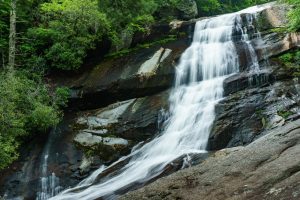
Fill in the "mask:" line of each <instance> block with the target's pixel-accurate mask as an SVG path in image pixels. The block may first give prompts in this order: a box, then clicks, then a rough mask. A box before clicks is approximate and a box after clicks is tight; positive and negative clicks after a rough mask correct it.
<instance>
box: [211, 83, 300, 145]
mask: <svg viewBox="0 0 300 200" xmlns="http://www.w3.org/2000/svg"><path fill="white" fill-rule="evenodd" d="M299 86H300V85H299V84H298V80H297V78H296V79H295V80H285V81H278V82H276V83H274V84H270V85H269V84H268V83H267V85H265V86H264V87H261V88H250V89H246V90H242V91H239V92H237V93H234V94H232V95H230V96H228V97H227V98H226V99H224V100H223V101H222V102H220V104H219V105H217V108H216V110H217V113H216V114H217V119H216V121H215V124H214V128H213V131H212V133H211V136H210V140H209V143H210V146H209V149H212V150H216V149H222V148H225V147H234V146H240V145H246V144H249V143H251V142H253V141H254V140H255V139H257V138H258V137H259V136H261V135H264V134H266V132H267V131H268V130H270V129H273V128H275V127H278V126H282V125H284V124H285V123H288V122H290V121H293V120H295V119H297V118H300V115H299V114H298V113H299V109H300V108H299V105H300V99H299V95H298V94H299V93H300V91H299Z"/></svg>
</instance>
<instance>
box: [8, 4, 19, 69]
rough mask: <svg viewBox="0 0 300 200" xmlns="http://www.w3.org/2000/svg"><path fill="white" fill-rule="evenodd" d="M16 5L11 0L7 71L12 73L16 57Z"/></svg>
mask: <svg viewBox="0 0 300 200" xmlns="http://www.w3.org/2000/svg"><path fill="white" fill-rule="evenodd" d="M16 4H17V0H11V3H10V5H11V8H10V26H9V53H8V70H10V71H12V70H13V69H14V67H15V57H16V20H17V19H16V18H17V15H16Z"/></svg>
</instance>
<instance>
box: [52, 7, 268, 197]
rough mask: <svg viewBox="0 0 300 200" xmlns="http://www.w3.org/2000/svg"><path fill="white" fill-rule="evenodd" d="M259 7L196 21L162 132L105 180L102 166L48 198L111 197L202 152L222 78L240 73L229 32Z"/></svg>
mask: <svg viewBox="0 0 300 200" xmlns="http://www.w3.org/2000/svg"><path fill="white" fill-rule="evenodd" d="M259 9H263V8H259V7H253V8H250V9H246V10H244V11H241V12H238V13H233V14H227V15H222V16H219V17H215V18H211V19H206V20H202V21H199V22H197V24H196V27H195V32H194V39H193V42H192V44H191V46H190V47H189V48H188V49H187V50H186V51H185V52H184V53H183V55H182V57H181V60H180V64H179V65H178V67H177V71H176V82H175V87H174V89H173V91H172V93H171V95H170V113H169V118H168V120H166V122H165V124H164V128H163V131H162V134H161V135H159V136H158V137H156V138H155V139H153V140H152V141H151V142H149V143H147V144H145V145H144V146H141V147H140V146H139V147H137V148H135V150H134V151H133V152H132V153H131V154H130V155H129V156H127V157H124V158H122V159H120V161H117V162H116V163H115V164H113V165H112V166H115V165H117V164H118V163H120V162H123V161H124V160H126V159H130V160H129V162H128V163H127V164H126V165H125V166H124V167H122V168H121V169H119V170H118V171H117V172H116V173H115V174H114V176H112V177H110V178H109V179H106V180H101V179H100V181H99V180H97V181H96V179H98V176H99V175H100V174H101V173H102V172H103V171H104V170H105V169H104V168H101V169H99V170H97V171H95V172H94V173H93V174H92V175H91V176H90V177H89V178H88V179H86V180H84V181H83V182H81V184H79V185H78V186H77V187H75V188H72V189H68V190H66V191H63V192H62V193H60V194H59V195H57V196H55V197H53V198H51V199H53V200H58V199H81V200H84V199H96V198H99V197H109V198H112V199H114V198H116V196H114V195H117V194H118V191H122V190H123V191H124V189H126V188H130V186H133V185H135V184H142V183H146V182H147V181H149V180H152V179H153V178H155V177H157V176H159V175H160V174H161V173H162V172H163V170H164V168H165V167H166V166H167V165H168V164H170V163H171V162H172V161H174V160H175V159H177V158H178V157H180V156H182V155H189V154H193V153H204V152H206V151H205V150H206V146H207V142H208V138H209V134H210V131H211V127H212V124H213V122H214V120H215V105H216V104H217V103H218V102H219V101H220V100H221V99H222V98H223V81H224V79H225V78H226V77H228V76H230V75H231V74H234V73H237V72H238V71H239V62H238V60H239V59H238V54H237V52H236V49H235V45H234V42H233V39H232V35H233V33H234V30H236V29H237V26H240V24H239V23H241V22H240V20H238V19H239V17H240V14H241V13H254V12H256V11H258V10H259ZM189 160H190V158H189V156H187V157H186V158H185V159H184V164H185V165H187V166H189ZM109 168H110V167H107V168H106V169H109Z"/></svg>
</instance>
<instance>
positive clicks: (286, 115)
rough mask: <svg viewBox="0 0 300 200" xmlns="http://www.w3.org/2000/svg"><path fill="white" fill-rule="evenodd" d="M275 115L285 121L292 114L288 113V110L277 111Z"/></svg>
mask: <svg viewBox="0 0 300 200" xmlns="http://www.w3.org/2000/svg"><path fill="white" fill-rule="evenodd" d="M277 114H278V115H279V116H281V117H283V118H284V119H287V118H288V117H289V116H291V115H292V114H293V112H291V111H289V110H281V111H278V112H277Z"/></svg>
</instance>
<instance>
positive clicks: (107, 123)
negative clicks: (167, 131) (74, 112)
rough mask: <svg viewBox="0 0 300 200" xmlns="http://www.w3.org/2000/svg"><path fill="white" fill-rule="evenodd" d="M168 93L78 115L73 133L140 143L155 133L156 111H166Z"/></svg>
mask: <svg viewBox="0 0 300 200" xmlns="http://www.w3.org/2000/svg"><path fill="white" fill-rule="evenodd" d="M168 96H169V91H165V92H161V93H159V94H157V95H153V96H149V97H143V98H137V99H131V100H127V101H123V102H118V103H115V104H111V105H109V106H107V107H104V108H101V109H96V110H92V111H87V112H80V113H79V114H78V115H79V116H78V118H77V120H76V123H75V125H74V128H75V131H78V132H83V133H84V134H89V135H93V137H96V136H97V137H107V136H111V135H114V136H115V137H119V138H124V139H126V140H132V141H135V142H140V141H143V140H146V139H148V138H151V137H153V136H154V135H155V133H157V131H158V124H157V122H158V121H159V116H160V112H161V110H162V109H165V110H167V109H168Z"/></svg>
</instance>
